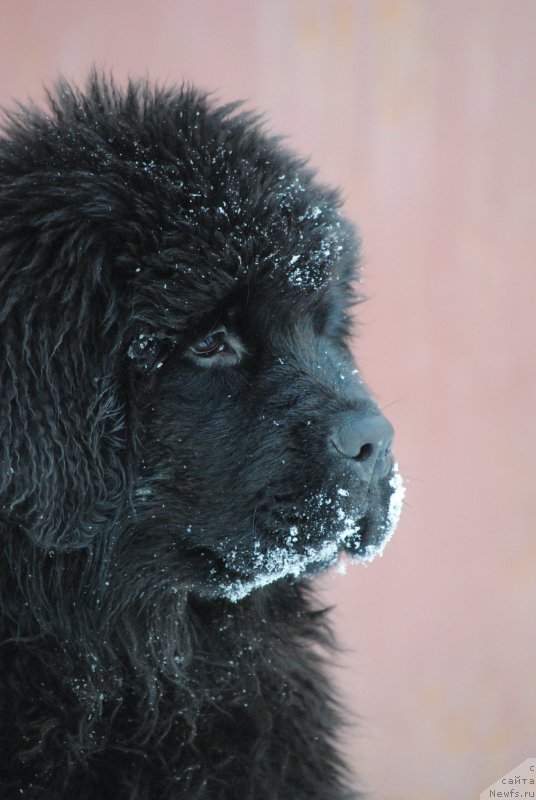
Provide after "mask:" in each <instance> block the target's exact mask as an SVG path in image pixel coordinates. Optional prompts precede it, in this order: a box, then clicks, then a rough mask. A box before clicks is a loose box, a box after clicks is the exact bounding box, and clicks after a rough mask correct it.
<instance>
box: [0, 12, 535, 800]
mask: <svg viewBox="0 0 536 800" xmlns="http://www.w3.org/2000/svg"><path fill="white" fill-rule="evenodd" d="M0 20H1V29H0V76H1V77H0V103H2V104H4V105H5V104H9V103H10V102H11V99H12V98H13V99H19V100H20V99H25V98H27V97H28V96H29V95H32V96H34V97H37V98H40V97H42V92H41V86H42V84H43V83H49V82H50V80H51V79H54V78H55V77H56V76H57V75H58V74H59V73H63V74H65V75H66V76H67V77H69V78H74V79H76V80H77V81H81V80H83V78H84V76H85V75H86V74H87V72H88V69H89V67H90V65H91V64H92V63H93V62H94V63H95V64H97V65H98V66H101V67H105V68H110V69H113V70H114V72H115V74H116V76H117V77H118V78H119V79H120V80H123V79H124V78H125V76H127V75H128V74H131V75H133V76H139V75H144V74H145V73H147V74H148V75H150V76H152V77H155V78H158V79H161V80H166V81H168V82H176V81H179V82H180V81H182V80H183V79H184V78H186V79H187V80H190V81H192V82H193V83H195V84H197V85H199V86H201V87H203V88H207V89H215V90H216V93H217V96H218V97H220V98H221V99H222V100H230V99H236V98H244V99H245V100H246V101H247V105H248V106H250V107H255V108H260V109H263V110H266V111H267V113H268V119H269V120H270V124H271V127H272V129H273V130H274V131H277V132H283V133H287V134H289V141H290V144H291V145H292V146H293V147H294V148H295V149H297V150H299V151H300V152H303V153H305V154H310V155H311V157H312V160H313V163H314V164H315V165H317V166H318V168H319V173H320V176H321V178H322V179H323V180H325V181H328V182H331V183H334V184H338V185H340V186H342V187H343V190H344V196H345V197H346V210H347V213H348V215H349V216H350V217H352V218H353V219H354V220H356V221H357V222H358V223H359V225H360V228H361V231H362V234H363V236H364V241H365V256H366V273H367V288H368V294H369V296H370V298H371V299H370V302H369V303H368V304H367V305H366V306H365V307H364V308H363V309H362V320H363V323H364V324H363V325H362V331H361V337H360V339H359V340H358V341H357V342H356V345H355V348H356V353H357V354H358V357H359V360H360V365H361V366H362V368H363V371H364V373H365V375H366V377H367V378H368V380H369V383H370V384H371V386H372V387H374V390H375V392H376V396H377V398H378V400H379V402H380V403H381V405H382V406H384V407H385V408H387V413H388V414H389V416H390V417H391V419H392V420H393V422H394V424H395V427H396V430H397V444H396V450H397V454H398V458H399V461H400V465H401V468H402V470H403V472H404V474H405V476H406V478H407V487H408V496H407V506H406V509H405V513H404V515H403V520H402V523H401V525H400V528H399V530H398V532H397V534H396V537H395V539H394V540H393V542H392V543H391V545H390V546H389V548H388V550H387V551H386V553H385V555H384V557H383V558H382V559H380V560H379V561H378V562H376V563H374V564H372V565H371V566H369V567H368V568H364V567H352V568H351V569H349V570H348V573H347V575H346V576H344V577H343V576H340V575H337V574H333V575H327V576H326V577H325V578H322V579H321V586H322V591H321V593H322V597H323V599H324V600H325V601H326V602H327V603H336V604H337V606H338V610H337V612H336V615H335V618H336V620H337V625H338V630H339V634H340V640H341V643H342V645H343V647H344V648H345V651H344V653H343V654H342V655H341V657H340V662H341V664H342V666H343V667H344V669H342V670H337V671H336V677H337V681H338V682H339V684H340V687H341V690H342V692H343V696H344V697H345V700H346V701H347V704H348V706H350V707H351V709H352V710H353V711H355V712H356V713H358V714H359V715H360V721H359V725H358V726H356V728H355V729H353V730H352V732H350V733H349V734H348V735H347V737H346V746H347V749H348V751H349V753H350V756H351V759H352V763H353V765H354V766H355V768H356V770H358V771H359V773H360V774H361V776H362V778H363V780H364V782H365V783H366V785H367V786H368V787H369V788H370V789H371V790H372V792H373V793H374V796H376V797H378V798H382V799H383V800H453V799H454V800H458V799H459V800H464V799H465V798H474V797H478V795H479V793H480V791H482V790H483V789H484V787H486V786H487V785H489V784H490V783H492V782H493V781H495V780H496V779H497V778H498V777H499V776H500V775H502V774H504V773H505V772H506V771H508V770H510V769H511V768H512V767H514V766H515V765H516V764H518V763H519V762H521V761H522V760H524V759H525V758H527V757H529V756H536V735H535V729H536V688H535V670H536V635H535V619H536V579H535V573H536V537H535V535H534V522H533V518H534V515H535V511H534V500H535V494H536V492H535V486H534V483H535V480H536V471H535V466H536V464H535V447H536V424H535V409H536V380H535V369H534V362H535V360H536V357H535V344H536V341H535V340H536V325H535V322H534V316H535V314H534V305H535V302H536V264H535V258H534V256H535V246H534V236H535V235H536V230H535V229H536V225H535V222H536V220H535V210H536V209H535V202H534V191H535V177H536V175H535V172H536V158H535V142H536V111H535V109H536V103H535V86H536V70H535V68H536V3H535V2H534V0H467V1H466V2H462V0H398V1H397V2H396V1H395V2H388V1H387V0H332V1H331V2H329V0H153V2H151V3H149V2H145V1H144V2H142V1H141V0H86V2H83V3H82V2H77V1H73V0H2V2H1V6H0ZM237 800H239V798H237Z"/></svg>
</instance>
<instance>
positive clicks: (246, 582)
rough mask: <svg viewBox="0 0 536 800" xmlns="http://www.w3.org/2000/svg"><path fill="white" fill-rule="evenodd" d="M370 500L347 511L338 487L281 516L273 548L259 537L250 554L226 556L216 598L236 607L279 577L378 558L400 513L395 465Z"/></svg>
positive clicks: (346, 494) (347, 499)
mask: <svg viewBox="0 0 536 800" xmlns="http://www.w3.org/2000/svg"><path fill="white" fill-rule="evenodd" d="M375 495H376V496H375V497H374V498H373V499H372V500H371V501H370V502H369V504H368V508H366V509H365V511H364V512H363V510H362V509H361V510H359V509H356V508H355V507H354V506H353V501H352V497H351V493H350V491H348V490H346V489H344V488H337V489H335V491H334V492H332V493H330V494H326V493H320V494H318V495H315V496H312V497H311V498H309V499H308V500H306V501H305V502H304V503H303V504H302V508H301V509H300V513H296V512H294V513H289V514H288V515H286V516H285V515H284V512H281V515H282V516H283V519H280V520H279V525H278V527H279V530H280V533H279V535H278V537H277V542H276V543H275V542H273V541H270V542H269V543H267V542H266V541H263V539H262V538H261V537H259V538H257V539H256V541H255V543H254V546H253V550H252V551H251V550H250V551H249V552H246V553H244V552H243V551H242V550H240V549H239V548H235V549H234V550H233V549H231V550H230V551H227V552H226V554H225V555H224V556H223V561H224V565H225V577H224V578H223V580H220V579H218V583H219V587H218V593H219V594H221V595H223V596H225V597H227V598H228V599H230V600H232V601H235V602H236V601H238V600H241V599H242V598H244V597H246V596H247V595H249V594H251V592H253V591H254V590H255V589H258V588H261V587H263V586H266V585H268V584H271V583H274V582H275V581H278V580H281V579H282V578H295V579H302V578H306V577H311V576H313V575H316V574H318V573H319V572H322V571H323V570H325V569H328V568H329V567H332V566H335V565H336V564H337V563H340V561H341V559H343V558H345V557H346V559H347V560H348V559H349V560H350V561H352V562H370V561H372V560H373V559H374V558H376V557H377V556H379V555H381V554H382V553H383V551H384V549H385V546H386V545H387V543H388V541H389V540H390V539H391V537H392V535H393V533H394V531H395V529H396V526H397V523H398V520H399V517H400V513H401V511H402V503H403V499H404V484H403V481H402V477H401V475H400V473H399V472H398V469H397V467H396V466H395V467H394V468H393V470H392V472H391V474H390V476H389V477H388V478H387V479H386V481H385V482H384V484H383V486H382V487H381V488H380V487H376V490H375ZM281 531H284V532H283V533H282V532H281Z"/></svg>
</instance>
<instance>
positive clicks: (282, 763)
mask: <svg viewBox="0 0 536 800" xmlns="http://www.w3.org/2000/svg"><path fill="white" fill-rule="evenodd" d="M338 207H339V202H338V200H337V197H336V195H335V194H334V193H333V192H332V191H330V190H328V189H326V188H325V187H322V186H320V185H319V184H318V183H316V182H315V180H314V178H313V175H312V173H311V172H310V171H309V170H308V169H307V168H306V167H305V166H304V163H303V162H301V161H299V160H298V159H296V158H295V157H293V156H292V155H291V154H289V153H288V152H286V151H285V150H284V149H283V148H282V147H281V144H280V142H279V141H278V140H276V139H274V138H269V137H268V136H266V135H265V134H264V133H263V132H262V131H261V130H260V128H259V125H258V122H257V121H256V120H255V118H253V117H252V116H251V115H247V114H239V113H238V112H237V110H236V108H235V107H230V106H228V107H224V108H218V107H215V106H213V105H212V104H211V103H210V102H209V101H208V100H207V98H206V97H204V96H202V95H200V94H198V93H196V92H195V91H193V90H190V89H187V88H185V89H182V90H173V89H172V90H163V89H155V88H152V87H151V86H150V85H148V84H136V83H131V84H130V85H129V86H128V88H127V89H126V90H124V91H120V90H118V89H117V88H116V87H115V86H114V84H113V83H112V82H111V81H106V80H103V79H101V78H99V77H98V76H96V75H93V76H92V78H91V80H90V81H89V83H88V86H87V89H86V90H85V92H83V93H82V92H79V91H77V90H76V89H74V88H72V87H70V86H69V85H67V84H65V83H62V84H60V85H59V86H58V87H57V90H56V91H55V92H54V93H53V94H51V95H50V96H49V108H48V111H46V112H45V111H41V110H38V109H37V108H33V107H32V108H20V109H19V110H18V111H17V112H14V113H10V114H9V116H8V121H7V123H6V128H5V135H4V137H3V139H2V140H1V141H0V388H1V392H0V535H1V539H2V542H1V556H0V558H1V562H0V610H1V613H2V617H1V627H0V681H1V697H0V702H1V707H0V725H1V733H0V753H1V758H0V796H1V798H2V799H3V800H12V799H14V798H30V799H31V800H45V799H46V800H56V798H69V800H72V799H73V798H74V799H75V800H90V799H91V800H96V799H97V798H98V800H106V799H107V798H110V799H111V800H122V799H125V800H126V798H128V800H149V798H152V799H153V800H156V799H157V798H158V800H171V799H172V798H173V800H179V799H186V798H187V799H188V800H201V799H203V800H208V798H210V800H231V798H232V799H233V800H305V798H307V800H343V798H356V797H358V796H359V793H358V792H357V791H356V790H354V789H353V788H352V786H351V783H352V781H351V779H349V778H348V776H347V774H346V769H345V767H344V765H343V763H342V761H341V759H340V757H339V756H338V754H337V750H336V737H337V731H338V728H339V719H338V712H337V709H336V704H335V703H334V700H333V698H332V693H331V691H330V689H329V687H328V685H327V683H326V679H325V677H324V674H323V671H322V663H321V662H322V658H321V655H320V654H319V649H318V645H321V646H324V647H330V646H331V644H330V634H329V627H328V626H327V624H326V618H325V614H324V612H323V611H321V610H319V609H318V608H317V607H316V606H315V604H314V602H313V600H312V599H311V597H310V581H309V580H308V578H309V577H310V575H312V574H313V573H314V572H316V571H318V570H319V569H322V568H324V567H325V566H328V565H329V564H331V563H333V562H334V561H335V560H336V557H337V555H336V553H337V552H338V551H339V550H340V549H342V548H343V547H344V548H345V549H346V550H347V551H349V552H350V553H352V554H353V555H354V556H355V557H357V558H359V556H360V555H366V548H367V547H368V546H369V545H371V546H373V545H374V544H375V543H377V542H378V541H379V540H381V538H382V537H383V536H385V531H386V528H387V527H388V525H387V522H388V520H387V515H388V506H389V500H390V497H391V495H392V474H393V473H391V476H390V478H391V479H389V476H387V477H385V478H382V479H378V480H376V481H374V482H373V483H372V484H371V485H365V484H364V483H363V482H362V481H360V480H359V477H358V476H357V475H356V473H355V471H353V470H352V468H351V466H349V465H348V464H347V463H346V461H347V460H343V459H341V458H340V455H339V454H338V453H334V452H333V447H330V444H329V432H330V429H331V426H332V424H333V419H334V418H335V417H336V416H337V415H338V414H340V413H341V412H343V411H345V410H352V409H361V410H363V409H364V410H365V411H367V410H368V411H370V412H371V413H376V409H375V406H374V404H373V403H372V401H371V399H370V397H369V395H368V394H367V392H366V389H365V387H364V386H363V384H362V382H361V381H360V380H359V378H358V376H357V375H356V371H355V369H354V365H353V362H352V359H351V356H350V353H349V350H348V347H347V343H346V340H347V336H348V327H349V326H348V317H347V311H348V307H349V305H350V304H351V303H352V302H353V301H354V300H355V298H354V297H353V293H352V285H351V282H352V281H353V280H354V278H355V266H356V261H357V241H356V238H355V236H354V233H353V231H352V228H351V227H350V226H349V225H348V224H347V223H346V222H345V221H344V219H343V218H342V217H341V216H340V213H339V210H338ZM211 334H212V338H207V337H210V335H211ZM192 348H193V349H192ZM207 350H208V353H207V352H206V351H207ZM341 489H342V491H341ZM358 522H359V525H358ZM349 523H350V524H352V525H353V526H354V528H353V529H352V531H353V532H352V535H351V536H350V535H348V532H347V531H346V529H347V528H348V524H349ZM345 526H346V527H345ZM359 527H360V528H361V533H359V534H358V532H357V531H358V528H359ZM354 529H355V530H354ZM345 531H346V533H345Z"/></svg>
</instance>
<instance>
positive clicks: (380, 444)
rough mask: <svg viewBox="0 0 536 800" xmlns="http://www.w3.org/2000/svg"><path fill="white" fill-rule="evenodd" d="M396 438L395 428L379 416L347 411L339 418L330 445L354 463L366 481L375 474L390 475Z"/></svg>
mask: <svg viewBox="0 0 536 800" xmlns="http://www.w3.org/2000/svg"><path fill="white" fill-rule="evenodd" d="M393 437H394V430H393V426H392V425H391V423H390V422H389V420H387V419H386V418H385V417H384V416H383V415H382V414H380V413H368V414H366V415H363V414H359V413H358V412H356V411H346V412H344V413H342V414H340V415H338V416H337V418H336V420H335V423H334V425H333V427H332V429H331V443H332V444H333V446H334V447H335V449H336V450H337V452H338V453H339V454H340V455H341V456H345V457H346V458H348V459H351V460H352V461H353V462H354V465H355V469H356V470H357V473H358V475H359V477H360V478H361V479H362V480H364V481H369V480H370V479H371V478H372V474H373V473H375V474H376V475H377V476H378V477H385V476H386V475H387V474H388V473H389V472H390V470H391V468H392V466H393V457H392V454H391V445H392V443H393Z"/></svg>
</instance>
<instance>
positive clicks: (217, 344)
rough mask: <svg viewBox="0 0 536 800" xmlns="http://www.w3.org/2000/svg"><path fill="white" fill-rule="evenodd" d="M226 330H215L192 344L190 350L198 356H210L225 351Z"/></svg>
mask: <svg viewBox="0 0 536 800" xmlns="http://www.w3.org/2000/svg"><path fill="white" fill-rule="evenodd" d="M225 336H226V332H225V330H223V329H222V330H219V331H214V333H210V334H209V335H208V336H205V337H204V338H203V339H199V340H198V341H197V342H195V344H192V345H190V350H191V352H192V353H194V355H196V356H198V358H210V357H211V356H214V355H216V353H224V352H225V351H226V350H227V345H226V341H225Z"/></svg>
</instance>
